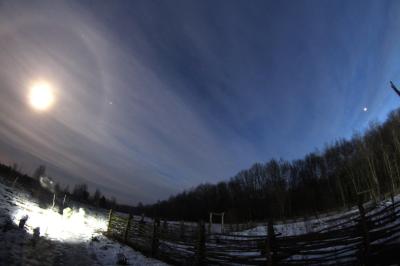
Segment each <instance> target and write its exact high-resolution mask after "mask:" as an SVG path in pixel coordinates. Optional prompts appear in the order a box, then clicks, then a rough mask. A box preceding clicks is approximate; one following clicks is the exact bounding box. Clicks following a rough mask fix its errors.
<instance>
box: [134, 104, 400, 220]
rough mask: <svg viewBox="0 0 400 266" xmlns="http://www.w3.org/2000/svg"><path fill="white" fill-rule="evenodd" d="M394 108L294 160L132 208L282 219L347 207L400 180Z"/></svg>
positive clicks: (195, 216) (399, 129)
mask: <svg viewBox="0 0 400 266" xmlns="http://www.w3.org/2000/svg"><path fill="white" fill-rule="evenodd" d="M399 162H400V111H399V109H397V110H395V111H393V112H391V113H390V114H389V116H388V118H387V119H386V121H385V122H383V123H382V124H378V123H371V124H370V126H369V128H368V129H367V130H366V131H365V132H364V133H363V134H355V135H354V136H353V137H352V138H351V139H349V140H346V139H340V140H337V141H336V142H334V143H333V144H330V145H327V146H326V147H325V148H324V150H323V151H322V152H320V151H315V152H312V153H309V154H307V155H306V156H304V158H302V159H299V160H293V161H287V160H283V159H280V160H276V159H272V160H270V161H268V162H266V163H256V164H254V165H253V166H251V167H250V168H249V169H246V170H243V171H240V172H239V173H238V174H237V175H235V176H234V177H232V178H231V179H230V180H228V181H226V182H219V183H217V184H202V185H199V186H197V187H195V188H193V189H190V190H187V191H183V192H182V193H179V194H177V195H175V196H171V197H170V198H169V199H167V200H163V201H158V202H157V203H156V204H149V205H143V204H141V203H139V204H138V205H137V206H136V208H135V212H136V213H144V214H146V215H148V216H157V217H160V218H165V219H171V220H192V221H196V220H200V219H207V217H208V215H209V212H225V217H226V220H227V221H228V222H244V221H249V220H253V221H254V220H265V219H268V218H275V219H284V218H289V217H296V216H304V215H317V214H318V213H320V212H324V211H328V210H333V209H338V208H348V207H350V206H353V205H354V204H356V203H357V201H358V200H359V199H361V200H364V201H365V200H369V199H373V200H375V201H378V200H379V199H381V198H382V197H383V196H384V195H385V194H389V195H390V194H392V195H393V194H395V193H397V191H398V188H399V184H400V165H399Z"/></svg>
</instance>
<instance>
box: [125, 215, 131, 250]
mask: <svg viewBox="0 0 400 266" xmlns="http://www.w3.org/2000/svg"><path fill="white" fill-rule="evenodd" d="M131 220H132V214H129V216H128V220H127V221H126V226H125V232H124V242H125V243H126V241H127V240H128V231H129V227H130V226H131Z"/></svg>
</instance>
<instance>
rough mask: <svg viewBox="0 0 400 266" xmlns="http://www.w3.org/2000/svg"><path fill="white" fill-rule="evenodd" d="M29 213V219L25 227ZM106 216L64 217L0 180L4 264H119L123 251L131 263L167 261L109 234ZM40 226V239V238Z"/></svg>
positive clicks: (84, 211)
mask: <svg viewBox="0 0 400 266" xmlns="http://www.w3.org/2000/svg"><path fill="white" fill-rule="evenodd" d="M64 213H65V212H64ZM25 215H28V219H27V222H26V224H25V226H24V229H20V228H18V224H19V221H20V219H21V218H23V217H24V216H25ZM106 217H107V214H106V212H105V211H96V210H93V209H90V208H78V209H74V210H73V211H72V212H71V213H70V215H61V214H59V213H58V212H56V211H54V210H52V209H51V208H49V209H43V208H40V207H39V205H38V204H37V203H36V202H35V201H34V200H33V199H32V198H31V197H30V195H29V194H28V193H26V192H22V191H20V190H17V189H12V188H10V187H7V186H5V185H4V184H2V183H0V266H2V265H34V266H35V265H38V266H39V265H40V266H46V265H65V266H68V265H73V266H80V265H82V266H83V265H85V266H86V265H95V266H102V265H104V266H109V265H116V262H117V254H118V253H122V254H124V256H125V257H126V258H127V262H128V265H166V264H164V263H162V262H159V261H157V260H155V259H151V258H147V257H145V256H143V255H142V254H141V253H139V252H136V251H134V250H133V249H131V248H129V247H127V246H125V245H121V244H119V243H117V242H114V241H112V240H109V239H107V238H106V237H105V236H103V235H102V232H103V231H104V230H106V228H107V218H106ZM37 227H40V237H39V238H38V239H37V240H36V241H35V239H36V238H35V236H34V235H33V231H34V229H35V228H37Z"/></svg>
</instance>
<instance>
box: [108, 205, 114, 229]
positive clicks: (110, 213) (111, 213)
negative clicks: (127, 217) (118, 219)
mask: <svg viewBox="0 0 400 266" xmlns="http://www.w3.org/2000/svg"><path fill="white" fill-rule="evenodd" d="M112 215H113V210H112V209H110V212H109V213H108V224H107V235H108V234H109V233H110V230H111V228H110V227H111V218H112Z"/></svg>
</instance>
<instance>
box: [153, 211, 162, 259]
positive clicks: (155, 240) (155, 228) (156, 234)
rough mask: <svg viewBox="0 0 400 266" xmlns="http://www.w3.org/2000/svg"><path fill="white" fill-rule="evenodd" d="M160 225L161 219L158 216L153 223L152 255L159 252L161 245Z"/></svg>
mask: <svg viewBox="0 0 400 266" xmlns="http://www.w3.org/2000/svg"><path fill="white" fill-rule="evenodd" d="M159 227H160V220H159V219H158V218H156V219H155V220H154V223H153V238H152V241H151V255H152V256H153V257H156V256H157V254H158V246H159V242H160V241H159V232H158V231H159Z"/></svg>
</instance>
